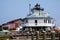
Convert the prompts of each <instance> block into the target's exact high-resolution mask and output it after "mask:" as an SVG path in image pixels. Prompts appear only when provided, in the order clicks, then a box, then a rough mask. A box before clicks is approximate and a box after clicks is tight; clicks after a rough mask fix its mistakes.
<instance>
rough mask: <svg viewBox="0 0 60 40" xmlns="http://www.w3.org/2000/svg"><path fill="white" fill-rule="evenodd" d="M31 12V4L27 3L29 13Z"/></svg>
mask: <svg viewBox="0 0 60 40" xmlns="http://www.w3.org/2000/svg"><path fill="white" fill-rule="evenodd" d="M30 13H31V4H29V14H30Z"/></svg>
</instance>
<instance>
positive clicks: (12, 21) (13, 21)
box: [2, 18, 23, 26]
mask: <svg viewBox="0 0 60 40" xmlns="http://www.w3.org/2000/svg"><path fill="white" fill-rule="evenodd" d="M18 20H21V21H23V19H21V18H18V19H14V20H11V21H9V22H7V23H4V24H2V26H3V25H7V24H10V23H15V22H16V21H18Z"/></svg>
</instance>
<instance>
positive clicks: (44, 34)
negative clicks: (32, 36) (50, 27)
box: [43, 31, 46, 40]
mask: <svg viewBox="0 0 60 40" xmlns="http://www.w3.org/2000/svg"><path fill="white" fill-rule="evenodd" d="M43 40H46V32H45V31H44V32H43Z"/></svg>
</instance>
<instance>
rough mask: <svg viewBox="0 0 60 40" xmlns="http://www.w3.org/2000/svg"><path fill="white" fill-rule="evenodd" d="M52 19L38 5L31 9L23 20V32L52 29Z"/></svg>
mask: <svg viewBox="0 0 60 40" xmlns="http://www.w3.org/2000/svg"><path fill="white" fill-rule="evenodd" d="M52 19H53V18H51V17H50V16H49V15H48V13H47V12H45V11H44V9H43V8H41V7H40V5H39V4H36V5H35V6H34V8H32V9H31V13H29V14H28V15H27V17H25V18H24V25H23V27H24V30H29V31H30V30H37V31H38V30H46V29H47V28H50V27H53V26H54V24H53V23H52Z"/></svg>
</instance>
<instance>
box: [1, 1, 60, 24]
mask: <svg viewBox="0 0 60 40" xmlns="http://www.w3.org/2000/svg"><path fill="white" fill-rule="evenodd" d="M36 3H38V4H40V6H41V7H42V8H44V11H46V12H48V13H49V15H50V16H51V17H53V18H54V19H53V20H54V22H55V24H56V25H60V0H0V25H1V24H3V23H6V22H8V21H11V20H14V19H17V18H25V17H26V15H27V14H29V4H31V8H33V7H34V5H35V4H36Z"/></svg>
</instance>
